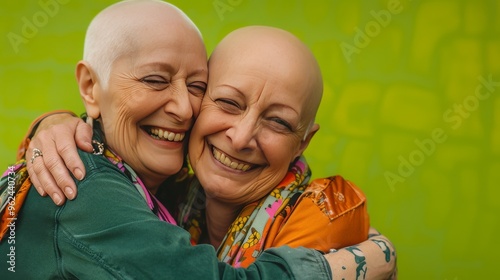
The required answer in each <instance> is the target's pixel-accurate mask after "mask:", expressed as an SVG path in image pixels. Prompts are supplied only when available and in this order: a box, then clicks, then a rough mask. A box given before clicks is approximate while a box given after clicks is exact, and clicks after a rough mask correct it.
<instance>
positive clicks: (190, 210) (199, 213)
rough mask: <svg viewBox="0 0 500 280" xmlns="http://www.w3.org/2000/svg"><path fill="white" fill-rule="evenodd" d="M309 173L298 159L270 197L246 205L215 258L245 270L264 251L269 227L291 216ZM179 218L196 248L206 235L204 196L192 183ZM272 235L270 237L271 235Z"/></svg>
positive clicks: (304, 164) (307, 168)
mask: <svg viewBox="0 0 500 280" xmlns="http://www.w3.org/2000/svg"><path fill="white" fill-rule="evenodd" d="M310 177H311V171H310V169H309V166H308V165H307V162H306V160H305V158H304V157H300V158H299V159H297V160H296V161H295V162H294V163H293V164H292V166H291V167H290V168H289V170H288V172H287V174H286V176H285V178H284V179H283V180H282V181H281V182H280V183H279V184H278V186H277V187H276V188H274V189H273V190H272V191H271V192H270V193H269V195H267V196H266V197H264V198H262V199H261V200H259V201H255V202H253V203H250V204H248V205H246V206H245V207H244V208H243V209H242V210H241V212H240V214H239V215H238V217H237V218H236V219H235V220H234V222H233V224H232V225H231V226H230V228H229V230H228V232H227V234H226V236H225V238H224V240H223V241H222V243H221V245H220V247H219V249H218V251H217V256H218V258H219V260H221V261H223V262H226V263H228V264H231V265H232V266H234V267H247V266H248V265H250V264H251V263H253V262H254V261H255V259H256V258H257V257H258V256H259V255H260V253H261V252H262V251H263V250H264V249H265V248H266V247H267V246H266V245H267V244H266V239H267V237H268V235H269V232H270V228H271V226H272V227H273V228H275V227H278V228H279V225H276V224H275V223H282V222H283V221H284V220H286V217H287V216H288V215H289V214H290V213H291V211H292V210H293V207H294V205H295V202H296V201H297V199H298V198H299V197H300V195H301V194H302V192H303V191H304V189H305V187H306V186H307V183H308V181H309V179H310ZM189 188H190V189H189V192H188V195H187V197H186V200H185V202H184V203H185V204H184V205H182V206H183V207H182V208H181V212H180V213H179V216H178V218H179V219H178V220H177V221H178V223H179V226H181V227H183V228H184V229H186V230H187V231H189V233H190V234H191V242H192V243H193V244H197V243H198V242H199V241H200V238H201V236H202V235H203V234H206V224H205V223H206V221H205V211H204V209H205V204H204V201H205V195H204V193H203V190H202V188H201V186H200V185H199V182H198V181H197V180H193V182H192V183H191V185H190V186H189ZM271 234H272V233H271Z"/></svg>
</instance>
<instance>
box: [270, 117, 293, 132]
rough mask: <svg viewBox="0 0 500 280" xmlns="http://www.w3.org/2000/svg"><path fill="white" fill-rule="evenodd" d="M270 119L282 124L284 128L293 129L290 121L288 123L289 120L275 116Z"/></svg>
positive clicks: (281, 126)
mask: <svg viewBox="0 0 500 280" xmlns="http://www.w3.org/2000/svg"><path fill="white" fill-rule="evenodd" d="M270 120H271V121H272V122H274V123H275V124H277V125H278V126H280V128H282V129H286V130H288V131H293V129H292V125H290V123H288V122H287V121H285V120H283V119H281V118H276V117H273V118H270Z"/></svg>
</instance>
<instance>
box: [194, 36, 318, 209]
mask: <svg viewBox="0 0 500 280" xmlns="http://www.w3.org/2000/svg"><path fill="white" fill-rule="evenodd" d="M254 42H258V43H254ZM264 42H265V43H264ZM209 68H210V76H209V84H208V90H207V93H206V95H205V97H204V99H203V102H202V107H201V111H200V115H199V117H198V119H197V121H196V123H195V125H194V127H193V131H192V134H191V140H190V143H189V157H190V161H191V164H192V166H193V169H194V171H195V174H196V176H197V177H198V179H199V180H200V183H201V185H202V186H203V188H204V189H205V191H206V192H207V195H208V196H210V197H214V198H216V199H219V200H221V201H224V202H228V203H233V204H238V205H241V204H245V203H248V202H251V201H254V200H256V199H259V198H261V197H262V196H264V195H265V194H267V193H268V192H269V191H271V190H272V188H273V187H275V186H276V185H277V184H278V183H279V182H280V181H281V180H282V179H283V177H284V176H285V174H286V172H287V170H288V167H289V165H290V163H291V162H293V160H294V159H295V158H296V157H297V156H299V155H300V154H301V153H302V151H303V150H304V149H305V148H306V147H307V144H308V143H309V140H310V138H311V137H312V135H313V134H314V132H315V131H316V130H317V129H318V126H317V125H314V126H311V124H312V122H313V121H314V116H315V113H316V110H317V107H318V105H319V100H320V98H321V91H322V86H321V84H322V83H321V75H320V72H319V68H318V67H317V64H316V62H315V60H314V58H313V57H312V55H311V54H310V53H309V51H308V50H307V48H305V46H303V44H302V43H300V41H298V40H297V39H296V38H295V37H293V36H292V35H290V34H288V33H286V32H284V31H281V30H278V29H274V28H264V27H251V28H244V29H240V30H237V31H235V32H233V33H231V34H230V35H228V37H226V38H225V39H224V40H223V41H222V42H221V43H220V44H219V46H218V47H217V49H216V50H215V51H214V54H213V55H212V57H211V58H210V63H209ZM304 139H305V140H304Z"/></svg>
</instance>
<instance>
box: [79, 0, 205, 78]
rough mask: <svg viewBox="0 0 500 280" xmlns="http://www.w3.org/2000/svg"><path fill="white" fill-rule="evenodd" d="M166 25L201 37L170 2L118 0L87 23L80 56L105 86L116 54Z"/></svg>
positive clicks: (131, 49) (127, 50)
mask: <svg viewBox="0 0 500 280" xmlns="http://www.w3.org/2000/svg"><path fill="white" fill-rule="evenodd" d="M167 28H169V29H172V30H175V29H178V30H182V31H183V32H184V33H185V34H184V36H198V37H200V40H201V34H200V32H199V30H198V29H197V27H196V25H195V24H194V23H193V22H192V21H191V20H190V19H189V17H188V16H187V15H186V14H184V13H183V12H182V11H181V10H180V9H179V8H177V7H175V6H173V5H172V4H169V3H166V2H162V1H155V0H132V1H123V2H118V3H116V4H113V5H111V6H109V7H107V8H106V9H104V10H103V11H101V12H100V13H99V14H98V15H97V16H96V17H95V18H94V19H93V20H92V22H91V23H90V25H89V27H88V29H87V33H86V37H85V46H84V50H83V59H84V60H85V61H87V62H88V63H89V64H90V66H91V67H92V68H93V70H94V71H95V73H96V74H97V78H98V80H99V81H100V82H101V84H102V86H103V87H106V85H107V82H108V79H109V73H110V71H111V66H112V64H113V62H114V61H115V60H116V59H117V58H119V57H121V56H123V55H126V54H130V53H132V52H134V51H136V50H137V48H139V46H140V45H141V44H142V43H144V41H150V40H154V39H155V38H154V36H155V32H154V30H159V31H161V30H165V29H167ZM186 30H187V32H186ZM146 31H147V32H146ZM152 31H153V32H152Z"/></svg>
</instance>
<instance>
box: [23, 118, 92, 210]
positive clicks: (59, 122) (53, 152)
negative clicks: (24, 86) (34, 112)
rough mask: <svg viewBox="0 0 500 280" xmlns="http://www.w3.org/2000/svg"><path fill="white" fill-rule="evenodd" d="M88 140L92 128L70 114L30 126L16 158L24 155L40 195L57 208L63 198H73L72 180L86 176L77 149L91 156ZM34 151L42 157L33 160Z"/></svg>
mask: <svg viewBox="0 0 500 280" xmlns="http://www.w3.org/2000/svg"><path fill="white" fill-rule="evenodd" d="M91 139H92V129H91V127H90V126H89V125H87V124H86V123H85V122H83V121H82V120H81V119H80V118H78V117H76V115H75V114H73V113H71V112H70V111H54V112H50V113H47V114H44V115H42V116H40V117H39V118H37V119H36V120H35V121H34V122H33V124H32V125H31V127H30V131H28V134H27V135H26V137H25V139H24V140H23V142H22V143H21V145H20V147H19V150H18V154H24V153H26V159H27V162H26V164H27V168H28V173H29V175H30V179H31V182H33V185H34V186H35V188H36V190H37V191H38V193H39V194H40V195H42V196H44V195H46V194H48V195H49V196H50V197H51V198H52V200H53V201H54V203H55V204H57V205H62V204H63V203H64V201H65V198H66V197H67V198H69V199H73V198H75V196H76V185H75V182H74V181H73V178H72V177H71V176H74V177H75V178H76V179H78V180H81V179H83V177H84V176H85V167H84V165H83V162H82V161H81V159H80V157H79V156H78V153H77V148H76V147H77V146H78V148H80V149H81V150H83V151H86V152H92V150H93V148H92V144H91ZM35 148H36V149H38V150H40V151H41V152H42V156H39V157H36V158H33V159H32V156H33V149H35ZM70 171H71V175H70Z"/></svg>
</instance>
